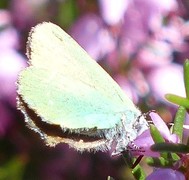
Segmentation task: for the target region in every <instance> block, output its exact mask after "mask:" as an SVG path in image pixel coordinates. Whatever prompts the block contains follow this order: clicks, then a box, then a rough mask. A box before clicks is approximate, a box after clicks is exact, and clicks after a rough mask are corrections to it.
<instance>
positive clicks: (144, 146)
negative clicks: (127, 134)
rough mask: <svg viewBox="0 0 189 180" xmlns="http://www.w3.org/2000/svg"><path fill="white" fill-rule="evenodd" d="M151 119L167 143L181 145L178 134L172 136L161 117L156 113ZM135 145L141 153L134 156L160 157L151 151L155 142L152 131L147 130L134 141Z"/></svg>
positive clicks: (151, 115)
mask: <svg viewBox="0 0 189 180" xmlns="http://www.w3.org/2000/svg"><path fill="white" fill-rule="evenodd" d="M149 115H150V117H151V119H152V121H153V123H154V125H155V126H156V128H157V129H158V130H159V132H160V133H161V135H162V137H163V138H164V139H165V141H166V142H172V143H179V142H180V140H179V137H178V136H177V135H176V134H171V133H170V130H169V128H168V127H167V125H166V124H165V122H164V121H163V120H162V119H161V117H160V116H159V115H158V114H157V113H154V112H151V113H150V114H149ZM134 144H135V145H136V146H138V147H140V151H138V152H134V154H140V155H145V156H152V157H153V156H154V157H157V156H159V153H157V152H153V151H151V149H150V147H151V145H153V144H154V141H153V139H152V137H151V134H150V130H149V129H148V130H146V131H145V132H143V133H142V134H141V135H140V136H138V137H137V138H136V139H135V140H134Z"/></svg>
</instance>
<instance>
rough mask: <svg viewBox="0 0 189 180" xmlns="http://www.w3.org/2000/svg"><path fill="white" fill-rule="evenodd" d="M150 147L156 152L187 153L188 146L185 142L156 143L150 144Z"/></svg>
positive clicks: (188, 150) (188, 151)
mask: <svg viewBox="0 0 189 180" xmlns="http://www.w3.org/2000/svg"><path fill="white" fill-rule="evenodd" d="M151 149H152V150H153V151H158V152H174V153H183V154H186V153H189V146H187V145H185V144H173V143H156V144H154V145H152V146H151Z"/></svg>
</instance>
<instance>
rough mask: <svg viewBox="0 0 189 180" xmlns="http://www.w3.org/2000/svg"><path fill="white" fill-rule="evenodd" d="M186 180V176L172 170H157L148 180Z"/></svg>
mask: <svg viewBox="0 0 189 180" xmlns="http://www.w3.org/2000/svg"><path fill="white" fill-rule="evenodd" d="M159 179H166V180H185V176H184V175H183V174H182V173H181V172H179V171H176V170H172V169H157V170H155V171H154V172H153V173H152V174H150V175H149V176H148V177H147V178H146V180H159Z"/></svg>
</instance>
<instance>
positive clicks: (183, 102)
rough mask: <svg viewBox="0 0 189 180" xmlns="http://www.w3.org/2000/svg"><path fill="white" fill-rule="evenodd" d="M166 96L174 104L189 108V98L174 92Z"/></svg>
mask: <svg viewBox="0 0 189 180" xmlns="http://www.w3.org/2000/svg"><path fill="white" fill-rule="evenodd" d="M165 98H166V99H167V100H168V101H170V102H172V103H173V104H177V105H179V106H184V107H185V108H186V109H189V99H187V98H184V97H180V96H177V95H174V94H166V95H165Z"/></svg>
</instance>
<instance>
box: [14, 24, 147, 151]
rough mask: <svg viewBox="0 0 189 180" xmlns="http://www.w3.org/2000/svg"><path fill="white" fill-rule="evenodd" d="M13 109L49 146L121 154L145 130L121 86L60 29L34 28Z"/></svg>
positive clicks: (46, 26)
mask: <svg viewBox="0 0 189 180" xmlns="http://www.w3.org/2000/svg"><path fill="white" fill-rule="evenodd" d="M26 54H27V57H28V59H29V61H28V63H29V66H28V67H27V68H26V69H24V70H23V71H22V72H21V73H20V74H19V78H18V82H17V86H18V87H17V92H18V97H17V106H18V108H19V109H20V110H21V112H22V113H23V114H24V117H25V121H26V123H27V125H28V126H29V128H31V129H33V130H34V131H36V132H38V133H39V134H40V136H41V138H43V139H44V140H45V142H46V144H47V145H49V146H55V145H56V144H58V143H61V142H63V143H67V144H69V145H70V146H71V147H74V148H76V149H77V150H79V151H84V150H88V151H98V150H101V151H106V150H110V151H112V154H120V153H121V152H122V151H124V150H126V149H127V146H128V145H129V143H130V142H132V141H133V140H134V139H135V138H136V137H137V136H138V135H140V134H141V133H142V132H143V131H144V130H146V129H147V128H148V125H147V122H146V120H145V118H144V116H143V115H142V114H141V112H140V110H138V109H137V108H136V106H135V105H134V104H133V102H132V101H131V100H130V99H129V98H128V97H127V96H126V94H125V93H124V92H123V91H122V90H121V88H120V87H119V85H118V84H117V83H116V82H115V81H114V80H113V79H112V78H111V77H110V76H109V75H108V74H107V73H106V72H105V71H104V70H103V69H102V68H101V67H100V66H99V65H98V64H97V63H96V62H95V61H94V60H93V59H92V58H91V57H90V56H89V55H88V54H87V53H86V52H85V51H84V50H83V49H82V48H81V47H80V46H79V45H78V44H77V43H76V42H75V41H74V40H73V39H72V38H71V37H70V36H69V35H68V34H66V32H64V31H63V30H62V29H61V28H60V27H58V26H57V25H55V24H52V23H47V22H44V23H41V24H38V25H37V26H36V27H34V28H32V30H31V32H30V34H29V38H28V43H27V53H26Z"/></svg>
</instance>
